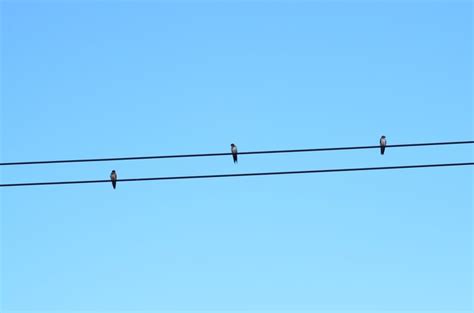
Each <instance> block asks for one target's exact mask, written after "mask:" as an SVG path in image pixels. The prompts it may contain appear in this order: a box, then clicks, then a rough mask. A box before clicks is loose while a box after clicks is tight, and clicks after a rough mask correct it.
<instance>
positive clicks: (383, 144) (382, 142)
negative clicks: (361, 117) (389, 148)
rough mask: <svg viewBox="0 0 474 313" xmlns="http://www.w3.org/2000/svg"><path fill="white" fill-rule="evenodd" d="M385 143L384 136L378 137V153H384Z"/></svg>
mask: <svg viewBox="0 0 474 313" xmlns="http://www.w3.org/2000/svg"><path fill="white" fill-rule="evenodd" d="M386 145H387V139H386V138H385V136H382V137H380V154H381V155H383V154H384V153H385V146H386Z"/></svg>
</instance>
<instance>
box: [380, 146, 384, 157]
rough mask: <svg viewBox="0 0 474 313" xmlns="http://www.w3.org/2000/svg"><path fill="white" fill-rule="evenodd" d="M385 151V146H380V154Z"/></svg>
mask: <svg viewBox="0 0 474 313" xmlns="http://www.w3.org/2000/svg"><path fill="white" fill-rule="evenodd" d="M384 153H385V147H381V148H380V154H381V155H383V154H384Z"/></svg>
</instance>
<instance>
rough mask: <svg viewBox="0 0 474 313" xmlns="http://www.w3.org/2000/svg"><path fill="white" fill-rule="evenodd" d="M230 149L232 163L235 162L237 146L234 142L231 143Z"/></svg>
mask: <svg viewBox="0 0 474 313" xmlns="http://www.w3.org/2000/svg"><path fill="white" fill-rule="evenodd" d="M230 151H231V152H232V158H233V159H234V163H237V146H236V145H234V144H231V145H230Z"/></svg>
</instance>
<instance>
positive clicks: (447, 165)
mask: <svg viewBox="0 0 474 313" xmlns="http://www.w3.org/2000/svg"><path fill="white" fill-rule="evenodd" d="M472 165H474V162H465V163H438V164H418V165H399V166H380V167H355V168H334V169H321V170H305V171H285V172H257V173H240V174H215V175H195V176H164V177H144V178H125V179H118V180H117V182H134V181H152V180H182V179H209V178H225V177H247V176H273V175H295V174H318V173H333V172H361V171H380V170H400V169H412V168H427V167H454V166H472ZM96 183H110V180H109V179H100V180H73V181H52V182H33V183H13V184H0V187H26V186H44V185H72V184H96Z"/></svg>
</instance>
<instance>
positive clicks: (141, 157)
mask: <svg viewBox="0 0 474 313" xmlns="http://www.w3.org/2000/svg"><path fill="white" fill-rule="evenodd" d="M473 143H474V141H473V140H468V141H444V142H422V143H408V144H397V145H387V146H386V148H387V149H388V148H405V147H422V146H441V145H463V144H473ZM366 149H380V145H373V146H350V147H328V148H309V149H287V150H261V151H244V152H238V154H239V155H250V154H275V153H300V152H322V151H340V150H366ZM231 154H232V153H230V152H229V153H227V152H224V153H194V154H171V155H152V156H133V157H109V158H94V159H68V160H46V161H19V162H3V163H0V166H14V165H35V164H56V163H85V162H111V161H132V160H150V159H174V158H198V157H215V156H229V155H231Z"/></svg>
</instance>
